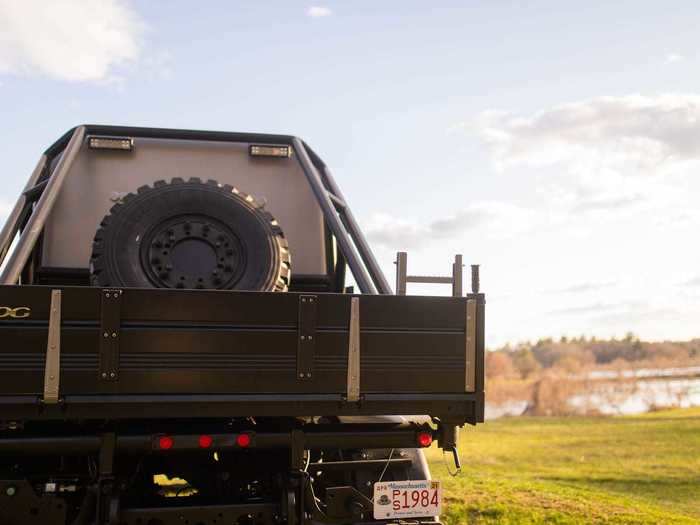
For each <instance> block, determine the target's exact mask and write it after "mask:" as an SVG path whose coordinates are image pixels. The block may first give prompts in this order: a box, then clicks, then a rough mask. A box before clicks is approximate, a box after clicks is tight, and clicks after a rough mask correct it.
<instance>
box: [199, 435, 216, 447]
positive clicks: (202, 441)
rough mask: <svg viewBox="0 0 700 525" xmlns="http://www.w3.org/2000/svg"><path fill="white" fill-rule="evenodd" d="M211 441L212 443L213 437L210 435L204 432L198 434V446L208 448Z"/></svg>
mask: <svg viewBox="0 0 700 525" xmlns="http://www.w3.org/2000/svg"><path fill="white" fill-rule="evenodd" d="M212 443H214V439H213V438H212V437H211V436H208V435H206V434H202V435H201V436H199V448H209V447H211V445H212Z"/></svg>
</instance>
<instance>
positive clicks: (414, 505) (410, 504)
mask: <svg viewBox="0 0 700 525" xmlns="http://www.w3.org/2000/svg"><path fill="white" fill-rule="evenodd" d="M441 507H442V489H441V487H440V482H439V481H432V480H416V481H380V482H379V483H375V484H374V519H375V520H384V519H392V518H424V517H429V516H438V515H439V514H440V509H441Z"/></svg>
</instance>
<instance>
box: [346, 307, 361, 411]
mask: <svg viewBox="0 0 700 525" xmlns="http://www.w3.org/2000/svg"><path fill="white" fill-rule="evenodd" d="M347 384H348V391H347V400H348V401H349V402H355V401H359V400H360V298H359V297H353V298H352V299H351V300H350V328H349V332H348V383H347Z"/></svg>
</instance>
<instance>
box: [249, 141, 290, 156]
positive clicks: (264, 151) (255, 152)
mask: <svg viewBox="0 0 700 525" xmlns="http://www.w3.org/2000/svg"><path fill="white" fill-rule="evenodd" d="M248 152H249V153H250V156H251V157H283V158H289V157H291V156H292V147H291V146H285V145H278V144H251V145H250V148H249V149H248Z"/></svg>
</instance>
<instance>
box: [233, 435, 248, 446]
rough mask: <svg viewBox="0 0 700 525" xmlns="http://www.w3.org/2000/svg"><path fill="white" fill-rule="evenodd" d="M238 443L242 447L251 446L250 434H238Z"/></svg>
mask: <svg viewBox="0 0 700 525" xmlns="http://www.w3.org/2000/svg"><path fill="white" fill-rule="evenodd" d="M236 445H238V446H239V447H241V448H248V447H249V446H250V434H238V435H237V436H236Z"/></svg>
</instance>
